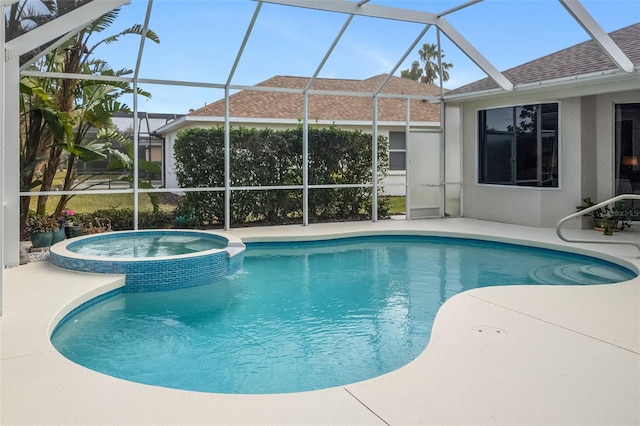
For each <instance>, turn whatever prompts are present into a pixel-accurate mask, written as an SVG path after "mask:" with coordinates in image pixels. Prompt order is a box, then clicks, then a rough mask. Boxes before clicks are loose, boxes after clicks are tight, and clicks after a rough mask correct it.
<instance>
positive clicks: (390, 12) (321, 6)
mask: <svg viewBox="0 0 640 426" xmlns="http://www.w3.org/2000/svg"><path fill="white" fill-rule="evenodd" d="M264 1H265V3H272V4H279V5H282V6H294V7H302V8H306V9H315V10H324V11H328V12H337V13H348V14H351V15H358V16H366V17H371V18H381V19H391V20H396V21H403V22H413V23H419V24H427V25H437V26H438V28H440V30H442V32H444V33H445V34H446V35H447V37H449V39H450V40H451V41H452V42H453V43H454V44H455V45H456V46H457V47H458V48H459V49H460V50H462V52H463V53H464V54H465V55H467V57H469V59H471V61H472V62H473V63H475V64H476V65H477V66H478V67H480V68H481V69H482V71H484V72H485V73H486V74H487V75H488V76H489V77H490V78H492V79H493V80H494V81H495V82H496V83H497V84H498V85H499V86H500V87H501V88H502V89H503V90H507V91H511V90H513V84H512V83H511V82H510V81H509V80H508V79H507V78H506V77H505V76H504V75H502V73H501V72H500V71H498V70H497V69H496V68H495V67H494V66H493V65H492V64H491V63H490V62H489V61H488V60H487V59H486V58H485V57H484V56H482V55H481V54H480V52H478V51H477V50H476V49H475V48H474V47H473V46H472V45H471V43H469V42H468V41H467V40H466V39H465V38H464V37H463V36H462V35H461V34H460V33H459V32H458V31H456V30H455V29H454V28H453V27H452V26H451V25H450V24H449V23H448V22H447V21H446V20H444V19H443V18H440V17H438V15H436V14H434V13H427V12H419V11H415V10H407V9H398V8H393V7H385V6H376V5H371V4H362V5H359V4H358V3H354V2H350V1H344V0H264Z"/></svg>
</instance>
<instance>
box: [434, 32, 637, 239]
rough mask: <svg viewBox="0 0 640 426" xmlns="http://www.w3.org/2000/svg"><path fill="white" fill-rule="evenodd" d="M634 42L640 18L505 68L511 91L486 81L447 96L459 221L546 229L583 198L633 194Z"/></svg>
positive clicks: (448, 144)
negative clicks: (458, 174)
mask: <svg viewBox="0 0 640 426" xmlns="http://www.w3.org/2000/svg"><path fill="white" fill-rule="evenodd" d="M638 40H640V23H638V24H634V25H631V26H628V27H626V28H622V29H620V30H617V31H614V32H611V33H610V34H608V37H607V35H606V34H604V33H603V37H602V38H601V39H600V43H604V46H603V47H601V46H600V45H599V44H598V43H596V41H594V40H589V41H586V42H584V43H580V44H577V45H574V46H572V47H569V48H567V49H564V50H561V51H558V52H555V53H552V54H550V55H547V56H544V57H541V58H538V59H536V60H533V61H531V62H528V63H525V64H523V65H520V66H517V67H515V68H512V69H509V70H507V71H504V72H503V75H504V76H505V77H506V78H507V79H508V80H509V81H510V82H512V83H513V85H514V88H513V90H504V89H502V88H500V87H499V86H498V85H497V84H496V83H495V82H494V81H493V80H492V79H490V78H485V79H483V80H479V81H476V82H474V83H471V84H468V85H465V86H463V87H460V88H457V89H455V90H452V91H450V92H448V93H447V94H446V96H445V100H444V101H443V105H444V112H445V114H446V117H447V118H448V119H447V124H446V125H445V129H444V132H445V146H446V147H447V152H450V151H451V149H450V148H451V147H458V146H459V147H460V148H461V149H460V152H461V153H462V176H463V179H462V180H463V184H462V188H461V189H462V192H463V195H464V197H463V198H464V211H463V215H464V216H465V217H470V218H477V219H484V220H490V221H497V222H506V223H514V224H519V225H529V226H537V227H553V226H555V224H556V223H557V222H558V220H559V219H561V218H563V217H565V216H567V215H569V214H571V213H574V212H575V211H576V206H577V205H579V204H580V202H581V200H582V199H583V198H584V197H587V196H590V197H592V198H593V199H594V200H597V201H605V200H607V199H609V198H611V197H613V196H615V195H619V194H623V193H635V194H640V165H639V163H638V158H640V74H639V70H640V43H638ZM610 55H611V56H610ZM625 64H626V66H625ZM632 207H633V209H634V210H635V212H634V215H635V219H636V220H638V216H640V214H639V213H638V212H639V211H640V209H639V207H640V205H638V203H637V202H636V204H634V205H633V206H632Z"/></svg>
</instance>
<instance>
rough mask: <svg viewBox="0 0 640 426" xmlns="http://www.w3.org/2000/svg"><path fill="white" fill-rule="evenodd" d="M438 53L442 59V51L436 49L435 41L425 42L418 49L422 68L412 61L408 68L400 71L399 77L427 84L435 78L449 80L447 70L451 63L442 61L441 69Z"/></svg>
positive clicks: (431, 82) (451, 65) (451, 66)
mask: <svg viewBox="0 0 640 426" xmlns="http://www.w3.org/2000/svg"><path fill="white" fill-rule="evenodd" d="M438 54H440V56H441V58H440V59H441V60H442V59H444V56H445V55H444V51H438V46H437V45H436V44H435V43H431V44H429V43H425V44H424V45H422V48H420V50H419V51H418V55H420V61H421V62H422V63H423V67H424V68H420V64H419V62H418V61H414V62H413V63H412V64H411V68H410V69H408V70H404V71H401V72H400V77H403V78H410V79H411V80H415V81H420V82H421V83H427V84H433V82H434V81H435V80H436V79H441V80H442V81H443V82H445V81H447V80H449V72H448V70H450V69H451V68H453V64H450V63H447V62H444V61H442V63H441V65H442V69H440V66H439V65H438Z"/></svg>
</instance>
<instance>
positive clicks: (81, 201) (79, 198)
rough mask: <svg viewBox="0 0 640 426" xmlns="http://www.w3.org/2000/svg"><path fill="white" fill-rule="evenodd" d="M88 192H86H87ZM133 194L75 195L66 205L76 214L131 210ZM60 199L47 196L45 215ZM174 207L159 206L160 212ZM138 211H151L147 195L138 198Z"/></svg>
mask: <svg viewBox="0 0 640 426" xmlns="http://www.w3.org/2000/svg"><path fill="white" fill-rule="evenodd" d="M87 192H88V191H87ZM133 196H134V195H133V194H91V193H89V194H87V195H84V194H82V195H76V196H74V197H73V198H71V200H69V202H68V203H67V208H68V209H71V210H73V211H75V212H78V213H91V212H94V211H96V210H101V209H108V208H127V207H128V208H133ZM37 199H38V197H32V198H31V209H32V210H35V209H36V202H37ZM59 199H60V197H57V196H49V198H48V199H47V213H51V212H53V210H54V209H55V208H56V205H57V204H58V200H59ZM174 207H175V206H170V205H164V204H160V209H161V210H172V209H173V208H174ZM139 210H140V211H152V210H153V204H152V203H151V200H150V199H149V196H148V195H147V194H140V196H139Z"/></svg>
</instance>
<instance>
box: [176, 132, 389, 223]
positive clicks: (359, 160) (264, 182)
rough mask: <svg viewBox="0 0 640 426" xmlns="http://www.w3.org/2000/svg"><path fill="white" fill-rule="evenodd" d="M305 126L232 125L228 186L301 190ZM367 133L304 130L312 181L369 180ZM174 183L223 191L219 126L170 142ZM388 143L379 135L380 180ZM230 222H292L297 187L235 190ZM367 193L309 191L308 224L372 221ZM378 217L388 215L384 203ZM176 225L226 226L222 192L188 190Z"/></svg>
mask: <svg viewBox="0 0 640 426" xmlns="http://www.w3.org/2000/svg"><path fill="white" fill-rule="evenodd" d="M302 132H303V129H302V126H298V127H296V128H295V129H288V130H272V129H253V128H244V127H240V128H231V130H230V140H231V145H230V148H231V149H230V153H231V159H230V160H231V174H230V178H231V186H232V187H255V186H290V185H302V137H303V133H302ZM371 138H372V137H371V135H370V134H367V133H364V132H362V131H359V130H342V129H339V128H337V127H335V126H331V127H329V128H322V129H319V128H310V129H309V184H310V185H334V184H366V183H370V182H371V170H372V169H371V152H372V140H371ZM174 157H175V160H176V161H175V166H176V177H177V180H178V184H179V186H180V187H183V188H187V187H189V188H191V187H194V188H205V187H224V128H223V127H214V128H209V129H199V128H198V129H188V130H184V131H182V132H180V133H178V136H177V139H176V141H175V143H174ZM388 164H389V159H388V140H387V138H386V137H385V136H378V179H382V178H384V177H385V176H386V174H387V170H388ZM231 194H232V195H231V200H230V202H231V222H232V224H233V225H235V226H238V225H243V224H247V223H252V222H261V223H268V224H281V223H296V222H300V221H301V217H302V190H301V189H278V190H273V189H272V190H232V192H231ZM371 195H372V190H371V188H336V189H333V188H332V189H314V188H311V189H310V190H309V215H310V219H311V220H313V221H336V220H353V219H365V218H368V219H370V218H371ZM378 214H379V215H381V216H384V215H386V205H384V203H381V205H380V206H379V209H378ZM178 215H179V222H181V223H185V224H190V225H191V226H216V225H219V224H221V223H223V222H224V192H221V191H201V192H187V193H186V194H185V196H184V197H183V199H182V202H181V204H180V206H179V208H178Z"/></svg>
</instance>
